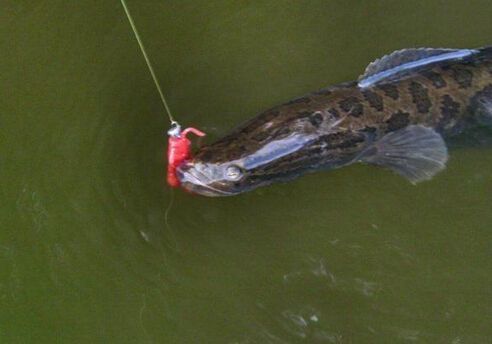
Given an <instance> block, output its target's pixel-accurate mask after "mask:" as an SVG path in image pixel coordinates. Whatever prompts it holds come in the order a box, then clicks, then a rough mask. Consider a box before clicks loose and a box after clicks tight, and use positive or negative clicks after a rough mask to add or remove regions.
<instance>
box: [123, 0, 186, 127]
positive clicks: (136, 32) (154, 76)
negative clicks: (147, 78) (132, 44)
mask: <svg viewBox="0 0 492 344" xmlns="http://www.w3.org/2000/svg"><path fill="white" fill-rule="evenodd" d="M121 5H122V6H123V9H124V10H125V13H126V17H127V18H128V21H129V22H130V26H131V27H132V30H133V33H134V35H135V38H136V39H137V42H138V46H139V47H140V50H141V51H142V55H143V57H144V59H145V63H147V67H148V68H149V72H150V75H151V76H152V79H153V80H154V84H155V87H156V88H157V92H159V96H160V97H161V101H162V104H163V105H164V108H165V109H166V113H167V116H168V117H169V121H171V125H175V124H177V123H178V122H176V121H175V120H174V117H173V115H172V114H171V110H170V109H169V106H168V105H167V102H166V98H165V97H164V93H162V89H161V86H160V84H159V80H158V79H157V76H156V75H155V72H154V68H153V67H152V63H151V62H150V60H149V57H148V56H147V52H146V51H145V47H144V45H143V42H142V39H141V38H140V35H139V34H138V30H137V27H136V26H135V23H134V22H133V18H132V16H131V14H130V11H129V10H128V7H127V6H126V2H125V0H121Z"/></svg>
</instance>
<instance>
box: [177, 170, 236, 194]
mask: <svg viewBox="0 0 492 344" xmlns="http://www.w3.org/2000/svg"><path fill="white" fill-rule="evenodd" d="M176 174H177V177H178V179H179V181H180V184H181V185H180V186H181V188H182V189H184V190H185V191H187V192H189V193H192V194H197V195H201V196H207V197H223V196H232V195H235V194H237V193H238V192H231V191H228V190H224V188H221V185H220V184H219V183H216V182H214V181H213V180H211V179H210V178H209V177H207V176H206V175H205V174H204V173H201V172H200V168H197V167H196V166H195V164H193V162H185V163H183V164H181V165H180V166H179V167H178V168H177V170H176Z"/></svg>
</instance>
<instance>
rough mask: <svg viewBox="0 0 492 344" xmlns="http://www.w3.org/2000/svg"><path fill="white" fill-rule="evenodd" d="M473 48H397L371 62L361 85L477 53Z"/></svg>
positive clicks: (360, 80) (369, 84)
mask: <svg viewBox="0 0 492 344" xmlns="http://www.w3.org/2000/svg"><path fill="white" fill-rule="evenodd" d="M477 52H478V50H472V49H444V48H443V49H433V48H417V49H403V50H397V51H395V52H393V53H391V54H389V55H385V56H383V57H381V58H379V59H377V60H376V61H374V62H372V63H370V64H369V65H368V66H367V68H366V70H365V72H364V74H363V75H362V76H361V77H360V78H359V83H358V85H359V87H368V86H371V85H374V84H376V83H377V82H379V81H381V80H383V79H387V78H391V77H393V76H395V75H398V74H400V73H403V72H406V71H408V70H410V69H414V68H418V67H422V66H426V65H429V64H432V63H435V62H440V61H448V60H457V59H462V58H464V57H467V56H470V55H472V54H475V53H477Z"/></svg>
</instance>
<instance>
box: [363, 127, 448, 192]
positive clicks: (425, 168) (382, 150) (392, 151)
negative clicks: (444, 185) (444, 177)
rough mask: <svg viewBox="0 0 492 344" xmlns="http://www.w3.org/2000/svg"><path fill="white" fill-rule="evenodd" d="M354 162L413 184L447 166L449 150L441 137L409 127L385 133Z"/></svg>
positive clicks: (429, 131) (433, 132)
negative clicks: (392, 173) (389, 171)
mask: <svg viewBox="0 0 492 344" xmlns="http://www.w3.org/2000/svg"><path fill="white" fill-rule="evenodd" d="M357 160H358V161H361V162H365V163H370V164H374V165H378V166H384V167H387V168H390V169H392V170H393V171H395V172H396V173H398V174H400V175H402V176H404V177H406V178H407V179H408V180H409V181H410V182H411V183H413V184H416V183H418V182H421V181H424V180H428V179H431V178H432V177H433V176H434V175H436V174H437V173H439V172H440V171H441V170H443V169H444V168H445V167H446V162H447V160H448V150H447V147H446V143H445V142H444V140H443V138H442V136H441V135H439V134H438V133H437V132H435V131H434V130H433V129H430V128H427V127H424V126H421V125H411V126H408V127H406V128H403V129H400V130H397V131H394V132H391V133H388V134H386V135H385V136H383V137H382V138H381V139H380V140H378V141H376V142H374V143H373V144H372V145H371V146H370V147H368V148H367V149H366V150H365V151H364V152H362V154H361V155H360V156H359V157H358V159H357Z"/></svg>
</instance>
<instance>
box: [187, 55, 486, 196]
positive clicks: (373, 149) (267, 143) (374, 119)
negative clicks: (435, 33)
mask: <svg viewBox="0 0 492 344" xmlns="http://www.w3.org/2000/svg"><path fill="white" fill-rule="evenodd" d="M491 125H492V47H486V48H479V49H430V48H418V49H405V50H399V51H395V52H393V53H391V54H389V55H386V56H384V57H382V58H380V59H378V60H376V61H375V62H372V63H371V64H369V66H368V67H367V68H366V71H365V73H364V74H363V75H362V76H361V77H359V79H358V80H357V81H353V82H346V83H342V84H339V85H335V86H331V87H328V88H326V89H322V90H320V91H317V92H313V93H311V94H308V95H306V96H304V97H301V98H297V99H294V100H292V101H289V102H287V103H285V104H282V105H279V106H276V107H274V108H271V109H269V110H267V111H265V112H263V113H261V114H259V115H258V116H257V117H255V118H253V119H251V120H250V121H248V122H246V123H245V124H243V125H241V126H240V127H238V128H237V129H235V130H233V131H232V132H231V133H230V134H228V135H226V136H225V137H223V138H221V139H219V140H218V141H216V142H215V143H212V144H210V145H208V146H204V147H203V148H201V149H200V150H199V151H198V152H197V154H196V155H195V156H194V157H193V158H192V159H190V160H188V161H185V162H184V163H183V164H182V165H181V166H179V167H178V172H177V173H178V178H179V179H180V182H181V184H182V187H183V188H185V189H186V190H188V191H191V192H193V193H198V194H202V195H206V196H227V195H235V194H238V193H241V192H245V191H249V190H252V189H254V188H257V187H260V186H264V185H268V184H272V183H274V182H278V181H287V180H291V179H294V178H296V177H298V176H301V175H303V174H305V173H308V172H314V171H318V170H329V169H334V168H339V167H342V166H347V165H350V164H353V163H359V162H360V163H367V164H373V165H378V166H382V167H386V168H389V169H391V170H393V171H395V172H396V173H398V174H400V175H402V176H404V177H406V178H407V179H408V180H409V181H410V182H412V183H418V182H421V181H424V180H428V179H431V178H432V177H433V176H434V175H436V174H437V173H438V172H440V171H442V170H443V169H444V168H445V166H446V162H447V160H448V149H447V144H446V142H448V140H449V139H450V138H452V137H453V136H456V135H459V134H461V133H463V132H465V131H467V130H469V129H472V128H478V127H483V126H491Z"/></svg>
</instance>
